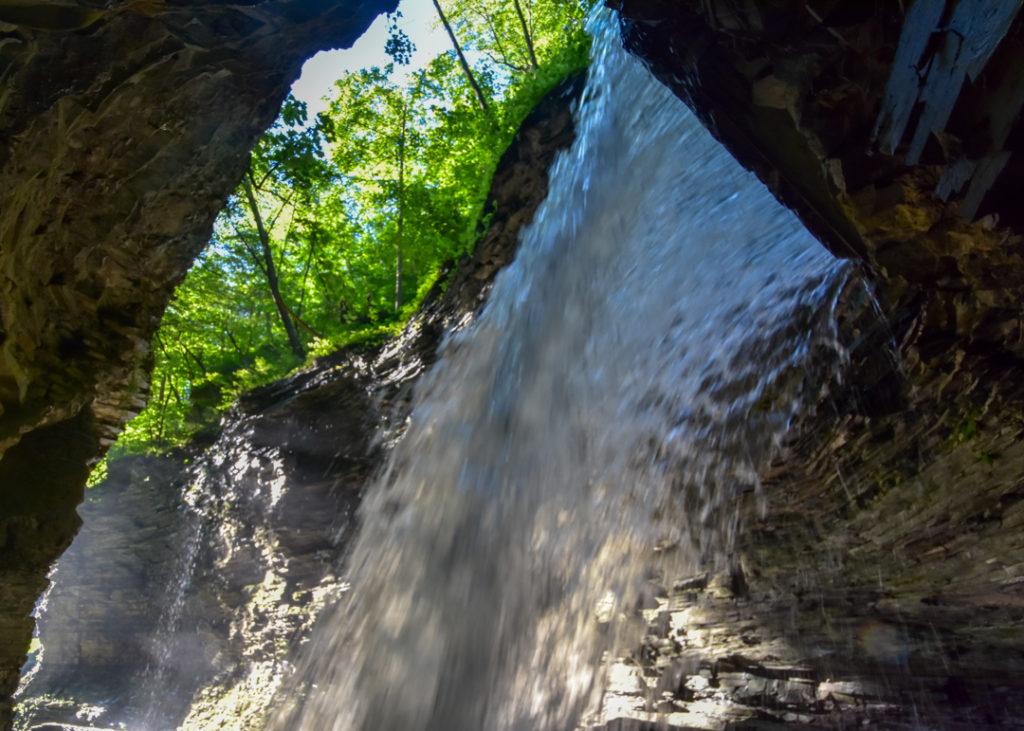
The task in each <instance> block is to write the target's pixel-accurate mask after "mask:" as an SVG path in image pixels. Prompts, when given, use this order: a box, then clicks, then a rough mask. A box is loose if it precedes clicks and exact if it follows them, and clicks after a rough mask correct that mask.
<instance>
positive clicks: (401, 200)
mask: <svg viewBox="0 0 1024 731" xmlns="http://www.w3.org/2000/svg"><path fill="white" fill-rule="evenodd" d="M408 119H409V105H408V102H407V101H406V100H405V99H403V100H402V131H401V134H400V136H399V138H398V238H397V240H396V242H395V313H396V314H397V313H398V312H400V311H401V309H402V236H403V230H402V229H403V227H404V224H405V126H406V123H407V121H408Z"/></svg>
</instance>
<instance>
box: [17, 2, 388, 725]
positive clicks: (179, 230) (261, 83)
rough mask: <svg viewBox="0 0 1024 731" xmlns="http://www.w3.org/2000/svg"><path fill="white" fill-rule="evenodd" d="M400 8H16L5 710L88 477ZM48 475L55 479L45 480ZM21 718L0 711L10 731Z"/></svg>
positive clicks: (340, 4) (123, 5) (358, 4)
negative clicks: (316, 57)
mask: <svg viewBox="0 0 1024 731" xmlns="http://www.w3.org/2000/svg"><path fill="white" fill-rule="evenodd" d="M395 4H396V3H395V2H387V0H366V1H365V2H364V1H362V0H348V1H347V2H337V3H336V2H324V1H320V0H314V1H313V2H306V1H305V0H303V2H289V1H288V0H267V1H265V2H253V3H244V4H242V5H238V4H228V3H222V2H205V3H195V2H190V1H189V0H168V1H167V2H165V3H162V2H152V3H120V2H113V3H104V2H81V3H75V2H70V3H62V4H56V5H55V4H52V3H47V2H40V3H32V2H27V3H13V4H6V5H5V6H4V7H3V8H0V86H2V88H3V93H2V94H0V587H2V597H0V598H2V601H0V648H2V649H0V699H8V698H9V697H10V695H11V693H12V692H13V690H14V688H15V685H16V683H17V676H18V670H17V668H18V667H19V666H20V665H21V662H22V660H23V659H24V656H25V652H26V651H27V649H28V645H29V641H30V638H31V630H32V620H31V618H30V613H31V611H32V607H33V604H34V603H35V601H36V599H37V598H38V596H39V594H40V593H41V591H42V589H43V588H44V587H45V579H44V575H45V573H46V571H47V570H48V568H49V565H50V564H51V563H52V562H53V561H54V560H55V559H56V558H57V557H58V556H59V555H60V553H61V552H62V551H63V550H64V548H66V547H67V545H68V543H69V542H70V541H71V538H72V537H73V536H74V534H75V531H76V530H77V527H78V517H77V516H76V515H75V513H74V508H75V506H76V505H77V504H78V502H79V501H80V500H81V499H82V492H81V490H82V485H83V484H84V481H85V478H86V475H87V474H88V464H89V463H91V462H92V461H94V460H96V459H97V458H98V457H100V456H101V455H102V453H103V451H104V449H105V448H106V446H107V445H109V444H110V442H111V441H112V440H113V438H114V437H115V436H116V434H117V432H118V431H119V430H120V428H121V426H122V425H123V424H124V422H125V421H126V420H127V419H129V418H130V417H131V416H132V415H134V414H135V413H137V412H138V410H139V409H140V408H141V407H142V404H143V397H142V396H141V395H140V394H144V392H145V389H146V386H147V373H148V370H149V367H150V356H149V339H150V337H151V336H152V333H153V331H154V329H155V328H156V326H157V323H158V322H159V319H160V316H161V314H162V312H163V308H164V306H165V305H166V303H167V300H168V298H169V297H170V294H171V292H172V290H173V288H174V286H175V285H176V284H177V283H178V282H179V281H180V280H181V279H182V277H184V275H185V272H186V271H187V269H188V267H189V265H190V264H191V261H192V258H193V257H194V256H195V254H196V253H198V251H199V250H200V249H201V248H202V246H203V245H204V244H205V243H206V241H207V240H208V238H209V234H210V231H211V227H212V224H213V219H214V217H215V216H216V214H217V212H218V211H219V210H220V208H221V206H222V205H223V203H224V201H225V200H226V198H227V196H228V195H229V194H230V192H231V191H232V189H233V188H234V186H235V185H236V183H237V181H238V180H239V179H240V178H241V175H242V171H243V170H244V167H245V164H246V159H247V154H248V150H249V149H250V148H251V147H252V145H253V144H254V142H255V141H256V139H257V137H258V136H259V134H260V133H261V132H262V130H263V129H265V128H266V127H267V126H268V125H269V124H270V123H271V121H272V120H273V118H274V116H275V115H276V114H277V110H278V108H279V106H280V103H281V101H282V100H283V98H284V96H285V94H286V93H287V90H288V87H289V86H290V85H291V82H292V81H293V80H294V79H295V78H296V77H297V76H298V74H299V70H300V68H301V65H302V63H303V61H304V60H305V59H306V58H307V57H308V56H310V55H312V54H313V53H314V52H316V51H317V50H320V49H323V48H328V47H337V46H347V45H351V43H352V42H353V41H354V40H355V39H356V38H357V37H358V36H359V35H360V34H361V33H362V32H363V30H364V29H365V28H366V27H367V26H368V25H369V23H370V21H371V20H372V19H373V18H374V17H375V16H376V15H377V14H378V13H380V12H383V11H384V10H387V9H392V8H393V7H394V6H395ZM40 473H43V474H42V475H41V474H40ZM10 714H11V708H10V704H9V702H8V701H7V700H0V728H2V727H5V726H7V725H8V724H9V723H10V717H11V716H10Z"/></svg>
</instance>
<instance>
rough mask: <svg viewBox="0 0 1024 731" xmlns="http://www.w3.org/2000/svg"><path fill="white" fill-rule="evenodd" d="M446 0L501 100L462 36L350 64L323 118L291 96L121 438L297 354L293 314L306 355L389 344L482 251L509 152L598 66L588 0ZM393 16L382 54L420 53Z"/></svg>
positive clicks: (217, 406) (159, 440) (151, 442)
mask: <svg viewBox="0 0 1024 731" xmlns="http://www.w3.org/2000/svg"><path fill="white" fill-rule="evenodd" d="M441 4H442V5H443V6H444V10H445V12H446V13H447V14H450V16H451V19H452V23H453V26H454V30H455V32H456V33H457V34H458V36H459V41H460V43H462V44H464V45H465V46H466V47H467V48H469V49H470V50H472V51H473V52H474V53H473V57H474V58H475V59H476V61H475V63H474V66H473V70H472V71H473V78H474V80H475V81H476V83H477V84H478V86H479V88H480V92H481V93H482V94H483V95H484V96H485V98H486V99H487V101H488V112H487V113H486V114H485V113H484V112H483V111H482V110H481V107H480V104H479V102H478V99H477V96H476V92H475V91H474V90H473V89H472V88H471V86H470V84H469V82H468V80H467V77H466V74H464V73H463V72H462V70H461V69H460V66H459V62H458V60H457V58H456V54H455V52H454V50H452V51H449V52H447V53H442V54H440V55H439V56H437V57H436V58H434V59H433V60H432V61H431V62H430V63H428V64H426V66H424V67H423V68H422V69H420V70H418V71H416V72H414V73H412V74H408V75H399V74H396V73H395V69H394V67H393V66H390V65H389V66H386V67H384V68H370V69H365V70H362V71H359V72H356V73H350V74H347V75H345V76H344V77H343V78H341V79H339V81H338V82H337V84H336V86H335V91H334V98H333V101H332V103H331V105H330V109H329V110H328V111H327V112H326V113H324V114H321V115H318V116H317V117H316V118H315V119H313V120H310V119H308V113H307V109H306V107H305V105H304V104H303V103H301V102H299V101H298V100H296V99H294V98H293V97H289V98H288V99H287V100H286V101H285V104H284V106H283V107H282V109H281V114H280V117H279V118H278V120H277V121H276V122H275V123H274V125H273V126H272V127H271V128H270V129H269V130H267V132H266V133H265V134H264V135H263V137H262V138H261V139H260V141H259V143H258V144H257V146H256V148H255V149H254V150H253V152H252V157H251V161H250V167H249V174H248V175H247V176H246V182H247V183H248V186H249V189H250V190H251V191H252V200H251V201H250V199H249V196H248V194H247V191H246V190H245V187H244V186H243V187H240V188H239V190H238V191H236V195H235V196H233V197H232V198H231V199H230V200H229V202H228V204H227V205H226V207H225V209H224V211H223V212H222V214H221V216H220V217H219V218H218V220H217V223H216V225H215V229H214V233H213V237H212V239H211V242H210V245H209V247H208V248H207V249H206V251H205V252H204V253H203V254H202V256H200V257H199V259H198V260H197V261H196V263H195V265H194V266H193V268H192V270H191V271H190V272H189V275H188V277H187V278H186V280H185V282H184V283H183V284H182V285H181V286H180V287H179V288H178V290H177V292H176V294H175V297H174V299H173V300H172V301H171V303H170V305H169V306H168V308H167V311H166V314H165V316H164V320H163V322H162V324H161V327H160V330H159V332H158V334H157V336H156V338H155V339H154V343H153V354H154V361H155V369H154V372H153V377H152V382H151V386H150V395H149V403H150V405H149V407H148V408H147V409H146V410H145V411H144V412H143V414H142V415H140V417H139V418H137V419H136V420H135V421H134V422H133V423H132V424H131V426H130V427H129V429H128V431H127V432H126V435H125V438H123V439H122V442H121V448H123V449H139V448H145V447H146V446H158V445H162V444H167V443H173V442H175V441H179V440H181V439H182V438H184V437H185V436H187V435H188V434H190V433H193V432H194V431H195V430H197V429H199V428H202V427H203V426H206V425H210V424H212V423H213V422H214V421H215V420H216V418H217V415H218V414H219V413H220V412H221V411H222V410H223V409H224V408H226V407H227V406H228V405H229V404H230V403H231V402H232V400H233V399H234V398H235V397H236V396H237V395H238V394H239V393H240V392H241V391H243V390H245V389H248V388H252V387H254V386H257V385H260V384H263V383H266V382H268V381H270V380H272V379H274V378H277V377H280V376H281V375H283V374H285V373H287V372H288V371H289V370H291V369H293V368H295V367H296V366H298V365H301V360H300V359H299V358H297V357H296V355H295V353H294V348H292V347H290V345H289V342H288V337H286V333H285V329H284V326H283V323H284V322H288V323H290V325H291V327H292V329H293V330H294V333H293V335H294V336H295V337H296V338H297V339H299V340H300V341H301V343H300V344H301V346H302V350H304V351H305V352H306V353H309V354H311V355H323V354H325V353H327V352H330V351H331V350H332V349H333V348H334V347H336V346H338V345H341V344H344V343H353V342H378V341H380V340H381V338H383V337H386V336H388V335H389V334H392V333H394V332H395V331H396V330H397V328H398V327H399V325H400V323H401V321H402V319H403V318H405V317H408V315H409V314H410V313H411V312H412V310H413V308H414V307H415V306H416V303H417V302H418V301H419V298H422V297H423V296H424V295H425V294H426V292H427V291H428V290H429V289H430V287H431V286H432V285H433V284H434V281H435V278H436V277H437V275H438V272H439V271H441V270H442V269H443V268H444V265H445V264H446V263H449V262H451V261H454V260H457V259H458V258H459V257H460V256H462V255H464V254H465V253H466V252H468V251H469V250H470V249H471V247H472V245H473V243H474V241H475V238H476V236H477V235H478V230H479V229H480V227H481V226H482V224H481V220H485V217H482V216H483V214H484V213H485V212H484V211H483V210H482V208H483V202H484V198H485V195H486V192H487V190H488V188H489V185H490V179H491V175H492V173H493V170H494V167H495V165H496V164H497V161H498V159H499V157H500V155H501V153H502V152H503V151H504V149H505V147H506V146H507V145H508V143H509V142H510V141H511V139H512V137H513V135H514V134H515V132H516V130H517V129H518V126H519V124H520V123H521V121H522V120H523V118H524V117H525V116H526V114H528V113H529V111H530V109H531V108H532V107H533V106H534V105H535V104H536V102H537V101H538V100H539V99H540V98H541V96H542V95H543V94H544V93H545V92H546V91H547V90H548V89H550V88H551V87H553V86H554V85H555V84H556V83H558V82H559V81H560V80H561V79H562V78H564V77H565V76H566V74H567V73H568V72H570V71H572V70H575V69H578V68H580V67H581V66H582V65H583V64H584V63H585V60H586V55H587V49H588V40H587V38H586V35H585V34H584V33H583V31H582V25H583V20H584V18H585V16H586V12H587V9H588V7H589V5H590V3H589V2H573V1H571V0H570V1H569V2H555V1H553V0H518V2H498V0H443V1H442V2H441ZM389 28H390V30H391V32H390V37H389V41H388V46H387V49H386V50H387V52H388V53H389V54H390V55H391V57H392V59H393V60H394V61H395V63H404V62H407V61H408V60H409V58H410V55H411V51H412V47H411V43H409V42H408V38H407V37H405V36H404V34H403V33H402V32H401V31H400V29H399V28H398V26H397V17H394V16H393V17H391V18H390V26H389ZM531 50H532V54H531ZM534 59H536V66H535V62H534ZM399 78H404V79H406V80H403V81H399ZM253 204H255V209H254V206H253ZM256 214H258V216H257V215H256ZM261 225H262V228H263V234H264V236H261V234H260V227H261ZM264 242H265V243H266V247H264V246H263V244H264ZM268 257H269V259H268ZM268 264H272V268H273V271H274V273H275V275H276V279H277V295H276V296H275V295H274V293H273V292H272V291H271V287H270V286H269V284H268V269H269V268H270V267H269V266H268ZM399 297H401V305H400V306H399Z"/></svg>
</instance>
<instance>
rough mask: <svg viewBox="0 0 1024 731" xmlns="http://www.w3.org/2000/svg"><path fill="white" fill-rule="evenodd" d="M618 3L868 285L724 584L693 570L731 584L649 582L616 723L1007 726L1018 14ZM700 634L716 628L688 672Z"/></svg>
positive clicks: (639, 48)
mask: <svg viewBox="0 0 1024 731" xmlns="http://www.w3.org/2000/svg"><path fill="white" fill-rule="evenodd" d="M613 4H615V5H616V6H619V7H621V10H622V13H623V18H624V20H623V35H624V38H625V40H626V43H627V46H629V47H630V48H631V49H632V50H633V51H634V52H635V53H637V54H638V55H639V56H641V57H642V58H643V59H644V61H645V62H646V63H647V64H648V65H649V66H650V67H651V68H652V70H653V71H654V73H655V74H656V75H657V76H658V77H659V78H660V79H662V80H663V82H664V83H666V85H667V86H669V87H670V88H672V89H673V90H674V91H675V92H676V93H677V95H679V96H680V97H681V98H682V99H683V100H684V101H685V102H686V103H687V104H688V105H689V106H690V107H691V108H692V109H694V111H695V112H696V113H697V114H698V116H700V117H701V119H702V120H703V121H704V122H705V124H706V125H707V126H708V127H709V129H711V130H712V131H713V133H714V134H715V135H716V136H717V137H718V138H719V139H720V140H721V141H722V142H723V143H724V144H725V145H726V147H728V148H729V149H730V150H731V151H732V152H733V153H734V154H735V155H736V156H737V158H738V159H739V160H740V161H741V162H743V163H744V164H745V165H747V166H748V167H749V168H750V169H751V170H753V171H754V172H756V173H757V174H758V175H759V176H760V177H761V179H762V180H763V181H764V182H765V183H766V184H767V185H768V186H769V188H770V189H771V190H772V191H773V192H774V193H775V194H776V195H777V197H779V199H780V200H782V201H783V202H784V203H786V204H787V205H789V206H790V207H792V208H793V209H794V210H795V211H796V212H797V213H798V215H800V216H801V218H802V219H803V220H804V222H805V223H806V224H807V225H808V227H809V228H810V229H811V230H812V231H813V232H815V233H816V234H817V235H818V236H819V237H820V238H821V239H822V241H823V242H824V243H825V245H826V246H828V247H829V248H830V249H831V250H832V251H833V252H835V253H836V254H838V255H840V256H845V257H850V258H853V259H856V260H860V261H862V262H864V264H865V270H864V271H865V276H866V277H867V279H868V281H869V282H871V287H872V289H873V291H874V293H875V294H876V295H877V302H865V301H861V302H859V303H858V302H856V301H854V300H853V299H849V300H848V301H847V302H846V304H845V306H844V308H843V309H842V312H843V314H842V316H841V318H840V332H841V333H842V340H843V342H844V344H845V346H846V348H848V350H849V355H850V362H849V363H848V365H847V367H846V368H845V369H844V370H845V373H844V379H845V380H843V381H842V382H835V383H832V384H830V386H829V389H828V393H829V394H830V395H829V397H828V398H826V399H825V400H824V401H822V402H821V403H819V404H817V405H816V408H815V409H814V410H812V411H811V412H810V413H809V414H808V415H805V416H804V417H803V418H802V419H801V420H800V421H799V422H798V423H796V424H794V426H793V429H792V431H791V434H790V437H789V439H788V442H787V445H786V447H785V449H784V450H783V453H782V454H780V456H779V458H778V459H777V460H776V462H775V464H774V465H772V467H771V468H770V469H768V470H767V471H766V473H765V474H764V475H763V479H764V487H763V493H762V497H761V498H757V497H755V496H753V495H751V496H748V497H747V500H748V505H747V507H746V509H745V512H746V518H745V521H744V522H745V526H746V527H745V529H744V530H743V531H742V532H741V536H740V538H739V539H738V542H737V545H736V546H735V550H734V557H733V558H732V559H731V564H732V567H733V569H732V573H731V575H730V572H729V571H728V570H725V567H721V566H712V567H709V574H710V575H711V577H712V579H711V580H710V582H709V584H708V585H709V586H711V585H715V584H717V586H719V587H728V586H729V585H730V584H736V581H735V576H736V574H735V571H736V567H739V569H740V572H741V574H740V575H741V576H742V579H743V580H742V582H740V583H739V586H740V587H741V590H739V591H732V592H730V591H729V590H727V589H722V588H719V589H718V590H717V591H714V592H712V591H711V590H709V589H706V588H704V587H699V590H694V591H690V592H688V593H687V594H686V595H685V596H686V599H685V601H682V603H679V602H680V601H681V600H679V599H678V597H677V596H676V595H675V594H671V593H666V597H665V599H664V600H663V604H664V607H663V608H662V611H663V612H668V615H669V617H670V619H671V622H672V624H671V629H670V631H668V632H665V631H663V628H661V629H658V630H657V631H655V630H652V632H651V636H650V639H649V641H648V642H647V643H646V644H645V648H646V650H645V649H644V648H640V649H638V651H637V657H638V658H641V659H642V657H644V656H645V655H644V653H647V655H646V656H647V658H648V659H647V662H646V665H645V664H644V663H643V662H641V660H640V659H638V660H637V661H636V664H635V665H633V666H632V670H631V671H630V672H632V673H633V674H634V675H637V676H638V677H640V678H641V679H642V680H643V681H644V683H643V686H644V687H642V688H638V687H633V686H632V685H630V683H632V682H633V681H632V680H630V681H628V682H627V685H630V687H633V690H632V691H630V692H629V693H620V695H622V697H623V698H624V699H625V700H624V701H623V702H622V704H623V710H622V712H621V715H622V716H623V717H632V718H634V719H636V720H635V721H629V722H626V721H623V724H624V725H623V726H622V727H623V728H634V727H636V728H643V727H645V726H644V724H645V723H649V722H651V720H652V719H653V718H654V716H652V715H650V714H652V713H653V712H654V711H656V710H658V706H659V704H662V705H664V708H663V709H662V710H664V712H666V713H669V714H670V715H669V716H668V719H669V720H670V721H671V723H672V724H675V726H673V727H680V728H690V727H697V728H777V727H781V726H783V725H784V726H787V727H788V726H795V727H800V726H804V727H813V728H855V727H861V726H864V725H867V726H869V727H879V728H883V727H884V728H921V727H925V728H943V729H970V728H1017V727H1019V726H1020V725H1021V722H1020V718H1021V717H1022V713H1024V692H1022V690H1024V689H1022V688H1021V685H1020V683H1019V680H1018V678H1019V677H1020V676H1021V671H1022V670H1024V668H1022V666H1021V663H1022V659H1021V658H1022V657H1024V655H1022V649H1024V635H1022V634H1021V630H1020V627H1021V620H1022V619H1024V614H1022V612H1024V601H1022V598H1021V593H1020V586H1021V581H1020V578H1019V576H1018V575H1019V573H1020V572H1021V570H1022V567H1024V546H1022V541H1021V540H1020V531H1019V525H1018V523H1019V522H1020V517H1019V516H1020V515H1024V499H1022V498H1024V494H1022V493H1021V489H1020V486H1021V475H1022V474H1024V439H1022V437H1024V422H1022V420H1021V416H1020V415H1021V413H1024V411H1022V407H1024V398H1022V392H1021V385H1020V384H1022V383H1024V369H1022V363H1024V361H1022V359H1021V348H1022V343H1024V340H1022V339H1021V337H1020V320H1019V303H1020V301H1021V281H1022V280H1021V232H1022V227H1021V219H1020V215H1019V207H1018V206H1016V205H1015V204H1011V203H1009V200H1010V198H1011V197H1012V194H1011V193H1010V191H1011V190H1017V189H1018V179H1019V176H1020V174H1021V170H1022V169H1024V165H1022V163H1021V161H1020V160H1018V159H1017V157H1016V153H1015V151H1016V149H1017V147H1018V144H1017V142H1016V139H1017V137H1018V136H1019V133H1020V132H1019V130H1020V124H1021V123H1020V117H1019V111H1020V87H1019V85H1018V84H1017V82H1016V81H1014V79H1016V78H1017V76H1018V75H1019V70H1020V68H1021V64H1020V60H1021V59H1022V58H1024V50H1022V48H1024V47H1022V46H1021V43H1020V34H1021V33H1022V32H1024V31H1022V21H1021V18H1020V17H1018V16H1017V14H1016V5H1015V4H1013V3H1008V4H1005V5H1004V6H1001V7H1000V8H996V6H995V5H993V6H991V8H990V10H991V12H992V13H995V14H997V15H998V14H999V13H1003V14H1002V15H998V17H996V16H995V15H993V16H991V17H990V16H988V15H984V14H977V12H978V11H979V9H978V8H975V7H974V5H973V4H972V3H967V2H961V3H941V2H940V3H930V2H915V3H910V4H907V3H904V4H902V5H901V4H895V3H868V4H864V5H863V7H861V6H858V9H857V10H854V9H853V7H852V5H850V4H847V3H828V2H826V3H819V4H817V5H808V6H807V7H806V8H803V7H802V6H801V7H800V8H796V9H794V7H793V6H792V5H791V4H788V3H756V4H755V3H746V2H732V1H731V0H723V1H722V2H716V3H697V2H692V3H691V2H684V3H665V2H660V1H659V0H622V2H616V3H613ZM972 8H973V10H972ZM969 11H970V12H975V15H974V16H971V19H969V18H968V15H969ZM982 17H984V18H986V19H987V20H986V22H987V21H991V22H990V23H988V22H987V25H986V26H985V28H984V29H981V28H979V27H977V26H976V25H972V24H973V23H975V22H976V21H978V20H979V19H981V18H982ZM965 24H966V25H965ZM968 26H969V27H968ZM923 38H927V42H925V41H923V40H922V39H923ZM952 47H956V48H961V47H963V48H967V47H970V48H972V49H974V51H973V52H972V54H966V55H964V56H963V57H962V59H961V61H957V60H956V58H957V55H956V53H951V52H950V50H949V49H950V48H952ZM967 58H970V59H973V61H972V63H974V64H975V65H974V66H972V67H971V70H970V71H967V70H966V68H965V67H963V66H958V65H957V64H958V63H961V62H962V61H964V60H966V59H967ZM908 59H913V60H912V61H909V62H908ZM908 63H909V67H910V68H911V69H912V70H914V73H909V74H908V73H907V70H908ZM938 90H941V92H942V93H941V94H939V93H938ZM986 161H988V162H986ZM992 161H996V162H995V163H994V162H992ZM996 163H997V164H996ZM993 165H996V167H998V171H996V169H995V167H993ZM879 314H881V315H882V318H881V319H880V320H879V318H878V315H879ZM723 570H725V573H724V575H722V573H721V572H722V571H723ZM716 576H718V578H717V579H716V578H714V577H716ZM674 578H676V577H663V581H662V584H661V586H662V587H663V588H664V589H665V591H666V592H669V591H670V589H671V586H672V581H673V579H674ZM679 612H683V614H679ZM688 612H689V613H688ZM687 617H688V618H689V619H686V618H687ZM694 622H695V623H696V624H694ZM695 626H696V627H699V628H702V629H701V630H700V631H706V632H708V633H710V635H708V636H713V637H714V639H713V641H704V640H702V642H703V645H702V646H701V651H700V652H699V653H697V654H698V655H699V656H700V660H699V664H698V665H696V666H694V663H695V662H698V661H697V660H696V659H694V658H692V657H691V658H690V659H689V660H686V659H685V658H687V657H688V653H687V651H686V650H687V642H690V641H691V634H690V633H691V632H693V627H695ZM680 630H682V631H683V632H684V633H685V638H684V639H686V640H687V641H686V642H683V641H681V637H682V636H681V635H680V634H679V631H680ZM677 644H678V645H680V646H681V648H682V649H680V647H677V646H676V645H677ZM698 644H699V643H698ZM677 662H682V663H683V665H684V666H685V667H684V669H685V672H684V675H685V676H686V678H689V680H687V679H686V678H684V679H683V681H682V685H681V686H678V685H675V680H674V677H675V676H674V675H673V673H678V669H677V670H672V668H675V667H676V663H677ZM687 662H689V663H690V664H689V665H687V664H686V663H687ZM695 668H696V669H695ZM701 668H703V669H701ZM715 668H717V670H716V669H715ZM764 668H775V669H773V670H772V671H771V672H769V673H766V672H765V671H764ZM716 673H721V674H722V678H721V680H720V681H718V682H719V685H718V686H717V687H712V686H711V684H710V683H711V681H712V679H713V678H715V677H716ZM665 677H669V680H668V681H665V680H663V678H665ZM700 678H703V680H702V679H700ZM664 682H667V683H668V685H669V686H673V687H671V688H669V689H668V690H670V691H671V692H665V689H664V688H660V687H659V686H658V683H664ZM705 683H707V685H705ZM698 686H699V687H700V688H699V689H698ZM698 691H699V692H698ZM709 700H714V704H713V707H709V706H708V705H707V703H708V701H709ZM737 710H740V711H743V712H744V713H746V715H747V718H748V719H754V720H737V718H736V717H735V712H736V711H737ZM672 714H678V715H672ZM613 715H614V714H613ZM698 716H701V719H700V720H699V721H698V718H697V717H698ZM631 723H632V724H633V725H632V726H631V725H630V724H631ZM751 723H753V724H754V725H749V724H751ZM612 727H614V725H613V726H609V728H612Z"/></svg>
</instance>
